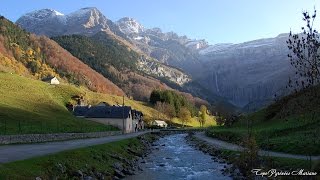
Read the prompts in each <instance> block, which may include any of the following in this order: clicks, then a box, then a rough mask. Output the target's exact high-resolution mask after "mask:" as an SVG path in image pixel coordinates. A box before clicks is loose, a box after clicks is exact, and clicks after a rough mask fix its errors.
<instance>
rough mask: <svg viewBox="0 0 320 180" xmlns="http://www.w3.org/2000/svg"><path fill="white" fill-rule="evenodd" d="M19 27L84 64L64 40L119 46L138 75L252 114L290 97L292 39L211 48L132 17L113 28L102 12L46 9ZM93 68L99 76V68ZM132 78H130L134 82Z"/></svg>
mask: <svg viewBox="0 0 320 180" xmlns="http://www.w3.org/2000/svg"><path fill="white" fill-rule="evenodd" d="M16 24H18V25H19V26H21V27H22V28H24V29H25V30H27V31H29V32H33V33H35V34H38V35H46V36H49V37H51V38H52V39H53V40H55V41H57V42H58V43H59V45H61V46H62V47H63V48H65V49H67V50H68V51H70V52H71V54H73V55H74V56H76V57H77V58H79V59H81V58H82V59H84V58H83V57H79V56H78V55H79V53H78V54H76V53H77V52H76V51H75V50H73V51H72V50H71V49H77V47H73V48H70V43H69V45H68V43H67V42H66V41H63V40H62V39H63V38H61V37H66V36H67V37H69V38H70V36H72V35H79V36H85V37H88V38H89V39H90V40H92V41H94V43H97V42H98V43H100V44H102V45H103V46H107V47H111V46H112V47H114V46H115V44H117V45H120V46H121V47H125V48H126V49H127V50H128V51H130V52H134V54H135V55H134V56H135V58H133V59H136V63H135V64H136V65H137V67H136V71H135V72H139V73H137V74H140V76H141V75H143V74H146V75H148V76H151V77H153V78H156V79H159V80H160V81H162V82H163V83H166V84H168V85H169V86H170V87H171V88H176V89H180V90H182V91H186V92H190V93H192V94H194V95H196V96H200V97H203V98H205V99H207V100H209V101H210V102H217V101H219V100H226V101H228V102H230V103H232V104H234V105H236V106H238V107H240V108H244V109H247V110H253V109H257V108H260V107H262V106H264V105H266V104H268V103H270V102H271V101H272V100H273V97H274V95H275V94H277V95H283V94H285V93H286V91H287V90H286V89H285V86H286V82H287V80H288V78H289V76H290V75H291V73H292V70H291V68H290V64H289V60H288V59H287V53H288V50H287V46H286V40H287V37H288V35H287V34H280V35H279V36H277V37H274V38H268V39H258V40H254V41H249V42H244V43H239V44H231V43H228V44H215V45H210V44H209V43H208V42H206V41H205V40H196V39H190V38H188V37H187V36H179V35H178V34H176V33H174V32H162V30H161V29H159V28H150V29H148V28H145V27H144V26H143V25H142V24H140V23H139V22H138V21H137V20H135V19H133V18H130V17H124V18H121V19H119V20H118V21H115V22H113V21H111V20H110V19H108V18H107V17H106V16H104V15H103V14H102V13H101V12H100V11H99V10H98V9H97V8H82V9H80V10H78V11H75V12H72V13H70V14H68V15H63V14H62V13H60V12H58V11H56V10H51V9H42V10H37V11H34V12H30V13H27V14H25V15H23V16H22V17H20V18H19V19H18V20H17V22H16ZM68 41H69V40H68ZM111 41H112V43H111V45H110V42H111ZM89 61H90V58H88V59H86V60H85V61H84V62H85V63H86V64H90V63H89ZM104 63H107V62H104ZM101 65H105V64H100V67H101ZM89 66H90V65H89ZM91 68H93V69H95V70H96V71H98V72H99V70H97V66H96V65H91ZM112 69H116V71H117V72H115V74H117V73H119V72H121V73H122V72H124V71H122V70H119V68H114V65H111V66H110V63H109V64H108V71H112ZM127 70H130V71H131V72H132V69H130V68H129V69H127ZM129 74H130V73H129ZM129 74H127V75H126V76H127V77H131V75H129ZM104 76H106V75H104ZM108 78H109V77H108ZM120 79H121V78H120ZM129 79H130V78H129ZM129 81H131V83H132V84H134V81H132V80H129ZM121 83H124V82H121ZM116 84H117V83H116ZM143 84H144V85H146V84H147V83H143ZM117 85H118V86H119V84H117ZM129 89H132V88H129ZM124 91H125V92H126V93H128V92H129V90H124ZM129 93H132V92H129Z"/></svg>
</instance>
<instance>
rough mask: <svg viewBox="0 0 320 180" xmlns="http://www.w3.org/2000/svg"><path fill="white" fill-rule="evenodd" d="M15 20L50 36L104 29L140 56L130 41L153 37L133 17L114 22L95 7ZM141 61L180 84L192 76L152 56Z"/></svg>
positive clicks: (156, 73)
mask: <svg viewBox="0 0 320 180" xmlns="http://www.w3.org/2000/svg"><path fill="white" fill-rule="evenodd" d="M30 22H32V23H30ZM16 23H17V24H18V25H20V26H21V27H23V28H24V29H26V30H27V31H29V32H33V33H36V34H40V35H47V36H51V37H52V36H61V35H72V34H80V35H85V36H90V37H92V36H94V35H95V34H97V33H99V32H105V33H107V34H109V35H110V36H111V37H113V40H115V41H119V42H118V44H123V45H125V46H128V48H129V49H132V50H134V51H137V52H138V53H141V56H145V55H146V54H144V51H142V50H140V49H139V48H138V47H134V46H133V45H132V42H131V41H130V40H132V41H137V42H138V41H139V43H144V44H148V42H149V40H151V38H150V39H148V38H149V37H148V36H146V35H141V36H140V35H139V34H140V33H144V27H143V26H142V25H140V24H139V23H138V21H136V20H134V19H133V18H128V17H126V18H122V19H120V20H119V21H117V22H116V23H114V22H112V21H111V20H109V19H107V18H106V17H105V16H104V15H103V14H102V13H101V12H100V11H99V10H98V9H97V8H94V7H89V8H82V9H79V10H77V11H75V12H72V13H70V14H67V15H63V14H62V13H59V12H57V11H55V10H50V9H43V10H38V11H34V12H31V13H27V14H26V15H23V16H22V17H21V18H19V19H18V20H17V22H16ZM147 55H150V54H147ZM138 60H139V61H140V62H139V63H138V66H140V67H139V68H140V69H142V70H144V72H145V73H147V74H149V75H153V76H157V77H160V78H166V79H168V80H170V81H173V82H175V83H176V84H178V85H183V84H185V83H187V82H189V81H190V77H188V75H186V74H185V73H184V72H182V71H181V70H178V69H176V68H173V67H170V66H167V65H165V64H162V63H160V62H155V61H156V60H155V59H153V58H151V57H146V58H140V59H138ZM155 65H156V66H155Z"/></svg>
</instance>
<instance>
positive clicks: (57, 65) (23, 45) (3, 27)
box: [0, 17, 124, 95]
mask: <svg viewBox="0 0 320 180" xmlns="http://www.w3.org/2000/svg"><path fill="white" fill-rule="evenodd" d="M0 53H1V54H2V56H4V57H6V58H8V59H11V61H12V63H13V62H15V63H17V62H19V64H20V66H21V65H23V66H25V67H26V68H27V69H28V71H29V73H28V74H30V75H32V76H34V77H35V78H36V79H42V78H46V77H48V76H58V77H60V78H62V79H64V80H65V81H67V82H70V83H73V84H76V85H83V86H87V87H88V88H89V89H91V90H93V91H97V92H102V93H111V94H116V95H124V92H123V91H122V90H121V89H120V88H119V87H117V86H116V85H115V84H113V83H112V82H111V81H109V80H108V79H106V78H105V77H103V76H102V75H101V74H99V73H97V72H96V71H94V70H93V69H91V68H90V67H89V66H88V65H86V64H84V63H83V62H81V61H80V60H79V59H77V58H75V57H74V56H72V55H71V54H70V53H69V52H67V51H66V50H64V49H63V48H61V47H60V46H59V45H58V44H57V43H55V42H54V41H52V40H50V39H49V38H46V37H39V36H35V35H33V34H30V33H28V32H25V31H24V30H22V29H20V28H19V27H18V26H16V25H15V24H13V23H12V22H10V21H8V20H7V19H5V18H3V17H2V18H1V19H0ZM1 64H2V66H6V67H9V66H16V65H17V64H15V65H12V64H10V63H6V64H4V63H1ZM2 69H5V68H2ZM20 69H22V67H21V68H20ZM11 70H15V72H17V73H23V74H25V73H26V72H20V71H19V69H16V68H13V69H12V68H11ZM24 71H25V70H24Z"/></svg>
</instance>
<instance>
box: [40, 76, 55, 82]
mask: <svg viewBox="0 0 320 180" xmlns="http://www.w3.org/2000/svg"><path fill="white" fill-rule="evenodd" d="M54 78H56V79H58V78H57V77H55V76H48V77H45V78H42V81H51V80H52V79H54Z"/></svg>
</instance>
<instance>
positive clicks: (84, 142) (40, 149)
mask: <svg viewBox="0 0 320 180" xmlns="http://www.w3.org/2000/svg"><path fill="white" fill-rule="evenodd" d="M148 132H150V131H142V132H137V133H130V134H124V135H117V136H108V137H102V138H92V139H78V140H69V141H60V142H47V143H37V144H20V145H4V146H0V163H8V162H13V161H18V160H24V159H29V158H32V157H36V156H43V155H47V154H53V153H57V152H60V151H65V150H71V149H77V148H82V147H87V146H93V145H98V144H105V143H109V142H114V141H120V140H123V139H128V138H133V137H137V136H139V135H142V134H145V133H148Z"/></svg>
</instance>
